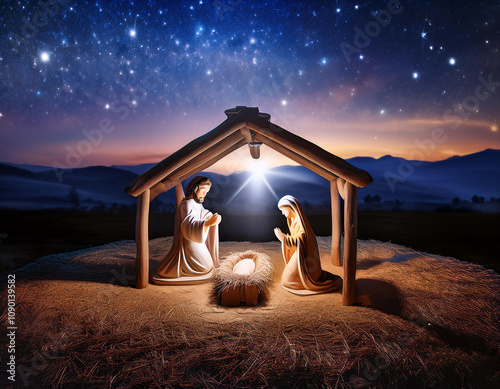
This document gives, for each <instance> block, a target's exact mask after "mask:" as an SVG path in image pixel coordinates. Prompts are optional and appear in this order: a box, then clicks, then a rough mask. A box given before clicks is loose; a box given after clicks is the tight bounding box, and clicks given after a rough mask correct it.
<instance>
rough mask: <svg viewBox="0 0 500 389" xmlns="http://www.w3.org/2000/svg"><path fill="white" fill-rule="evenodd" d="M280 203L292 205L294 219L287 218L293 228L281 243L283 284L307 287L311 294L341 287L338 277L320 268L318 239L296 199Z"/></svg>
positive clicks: (286, 197)
mask: <svg viewBox="0 0 500 389" xmlns="http://www.w3.org/2000/svg"><path fill="white" fill-rule="evenodd" d="M278 204H279V206H289V207H291V208H292V209H293V210H294V212H295V214H296V217H295V218H288V219H287V224H288V229H289V230H290V234H289V235H285V236H284V239H283V242H282V252H283V259H284V261H285V264H286V266H285V269H284V270H283V274H282V276H281V285H282V286H284V287H285V288H287V289H292V290H297V291H299V290H307V291H309V292H311V293H325V292H331V291H334V290H338V289H339V288H340V285H341V279H340V277H339V276H336V275H334V274H331V273H329V272H327V271H324V270H323V269H322V268H321V261H320V257H319V249H318V242H317V241H316V236H315V235H314V232H313V230H312V228H311V226H310V224H309V221H308V220H307V217H306V215H305V213H304V211H303V210H302V207H301V206H300V204H299V202H298V201H297V199H295V198H294V197H292V196H289V195H287V196H285V197H283V198H282V199H281V200H280V202H279V203H278Z"/></svg>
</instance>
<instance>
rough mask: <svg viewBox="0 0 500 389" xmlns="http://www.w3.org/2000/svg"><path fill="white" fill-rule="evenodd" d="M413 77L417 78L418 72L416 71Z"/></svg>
mask: <svg viewBox="0 0 500 389" xmlns="http://www.w3.org/2000/svg"><path fill="white" fill-rule="evenodd" d="M413 78H414V79H415V80H416V79H417V78H418V73H417V72H414V73H413Z"/></svg>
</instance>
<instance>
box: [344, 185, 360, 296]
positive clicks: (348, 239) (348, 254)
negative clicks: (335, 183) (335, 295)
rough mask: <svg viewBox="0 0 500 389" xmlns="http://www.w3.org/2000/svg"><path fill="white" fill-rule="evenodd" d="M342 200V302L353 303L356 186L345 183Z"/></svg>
mask: <svg viewBox="0 0 500 389" xmlns="http://www.w3.org/2000/svg"><path fill="white" fill-rule="evenodd" d="M344 190H345V201H344V286H343V290H342V304H344V305H353V304H354V299H355V297H356V252H357V247H356V245H357V234H358V228H357V206H358V204H357V202H358V188H357V187H356V186H354V185H353V184H351V183H350V182H346V183H345V187H344Z"/></svg>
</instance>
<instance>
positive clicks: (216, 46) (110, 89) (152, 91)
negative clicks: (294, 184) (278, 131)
mask: <svg viewBox="0 0 500 389" xmlns="http://www.w3.org/2000/svg"><path fill="white" fill-rule="evenodd" d="M499 16H500V7H499V3H498V1H497V0H491V1H474V2H472V1H437V0H435V1H432V0H429V1H410V0H407V1H404V0H402V1H401V2H400V3H398V2H397V1H395V0H388V1H368V2H366V1H365V2H363V1H359V2H357V1H340V0H337V1H332V0H323V1H317V0H316V1H314V0H313V1H301V2H299V1H284V0H283V1H275V0H268V1H261V0H220V1H212V0H196V1H195V0H193V1H153V0H149V1H138V0H137V1H107V2H104V1H90V2H88V1H76V0H75V1H71V0H60V1H55V0H54V1H50V0H49V1H46V2H44V1H43V0H42V1H41V2H36V1H29V2H26V1H23V2H21V1H17V2H16V1H9V2H2V4H1V5H0V25H1V41H2V45H1V49H0V145H1V146H0V161H4V162H14V163H27V164H38V165H44V166H53V167H59V168H63V167H68V168H76V167H84V166H90V165H112V164H114V165H135V164H141V163H154V162H158V161H159V160H161V159H163V158H165V157H166V156H168V155H169V154H170V153H172V152H174V151H176V150H177V149H179V148H180V147H182V146H183V145H185V144H186V143H188V142H189V141H191V140H192V139H194V138H196V137H198V136H200V135H202V134H204V133H206V132H208V131H209V130H211V129H212V128H214V127H216V126H217V125H218V124H219V123H221V122H222V121H223V120H225V118H226V117H225V115H224V110H225V109H228V108H231V107H235V106H237V105H247V106H258V107H259V108H260V110H261V111H262V112H267V113H269V114H271V120H272V121H273V122H275V123H276V124H278V125H280V126H283V127H284V128H286V129H288V130H289V131H292V132H294V133H296V134H297V135H299V136H302V137H305V138H307V139H308V140H310V141H313V142H315V143H317V144H318V145H320V146H321V147H323V148H325V149H326V150H328V151H330V152H332V153H333V154H336V155H338V156H340V157H342V158H351V157H355V156H371V157H375V158H378V157H381V156H384V155H387V154H390V155H393V156H397V157H403V158H407V159H420V160H429V161H433V160H440V159H445V158H448V157H450V156H453V155H464V154H469V153H473V152H477V151H480V150H484V149H486V148H497V149H498V148H500V140H499V131H498V126H499V121H500V120H499V119H500V109H499V107H500V88H499V86H500V22H499V20H500V18H499ZM248 154H249V153H248V151H247V150H246V148H245V150H243V149H241V150H239V151H237V152H235V153H233V154H232V155H231V156H230V157H228V158H226V159H224V160H222V161H221V162H219V163H218V164H217V165H215V166H214V169H212V170H214V171H220V172H230V171H234V170H244V161H245V160H246V159H247V158H249V156H248ZM262 156H263V158H264V159H267V161H268V162H269V163H270V164H271V165H273V164H274V165H277V164H290V163H291V161H290V160H288V159H286V158H284V157H281V156H280V155H279V154H277V153H275V152H273V151H272V150H269V149H265V148H263V150H262Z"/></svg>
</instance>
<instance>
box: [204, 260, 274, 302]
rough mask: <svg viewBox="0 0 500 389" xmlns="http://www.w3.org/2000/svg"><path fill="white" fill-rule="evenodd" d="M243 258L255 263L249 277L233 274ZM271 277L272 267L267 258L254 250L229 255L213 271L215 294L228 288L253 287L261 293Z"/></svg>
mask: <svg viewBox="0 0 500 389" xmlns="http://www.w3.org/2000/svg"><path fill="white" fill-rule="evenodd" d="M245 258H249V259H252V260H253V261H254V262H255V270H254V271H253V272H252V273H251V274H249V275H239V274H236V273H234V272H233V268H234V266H235V265H236V264H237V263H238V262H239V261H241V260H242V259H245ZM272 276H273V265H272V264H271V262H270V261H269V256H268V255H267V254H264V253H258V252H257V251H254V250H247V251H244V252H239V253H230V254H229V255H227V256H226V257H225V258H222V260H221V261H220V266H219V267H218V268H217V269H215V271H214V275H213V282H214V288H215V292H216V293H217V294H220V293H221V292H223V291H225V290H227V289H229V288H239V287H241V286H253V285H255V286H257V288H258V289H259V291H262V290H264V288H265V287H266V286H267V285H268V283H269V282H270V281H271V279H272Z"/></svg>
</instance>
